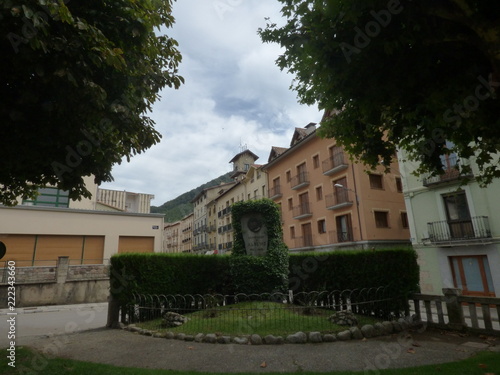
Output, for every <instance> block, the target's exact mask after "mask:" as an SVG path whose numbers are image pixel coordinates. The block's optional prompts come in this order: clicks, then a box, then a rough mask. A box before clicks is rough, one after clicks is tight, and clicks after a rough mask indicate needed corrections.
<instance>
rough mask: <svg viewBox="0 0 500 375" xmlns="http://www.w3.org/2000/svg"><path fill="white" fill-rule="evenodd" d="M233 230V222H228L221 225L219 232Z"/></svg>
mask: <svg viewBox="0 0 500 375" xmlns="http://www.w3.org/2000/svg"><path fill="white" fill-rule="evenodd" d="M232 230H233V226H232V224H227V225H223V226H220V227H219V229H218V233H219V234H222V233H226V232H229V231H232Z"/></svg>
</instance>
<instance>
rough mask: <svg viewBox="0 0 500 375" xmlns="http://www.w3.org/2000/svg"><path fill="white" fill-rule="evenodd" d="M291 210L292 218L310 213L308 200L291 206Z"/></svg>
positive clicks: (298, 217)
mask: <svg viewBox="0 0 500 375" xmlns="http://www.w3.org/2000/svg"><path fill="white" fill-rule="evenodd" d="M292 211H293V218H294V219H304V218H306V217H309V216H311V215H312V212H311V208H310V205H309V202H303V203H301V204H300V205H298V206H295V207H293V209H292Z"/></svg>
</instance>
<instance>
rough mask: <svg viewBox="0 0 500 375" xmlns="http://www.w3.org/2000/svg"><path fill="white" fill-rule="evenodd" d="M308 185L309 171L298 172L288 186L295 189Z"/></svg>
mask: <svg viewBox="0 0 500 375" xmlns="http://www.w3.org/2000/svg"><path fill="white" fill-rule="evenodd" d="M308 185H309V172H300V173H299V174H298V175H296V176H293V177H292V178H291V180H290V186H291V187H292V189H293V190H297V189H300V188H303V187H306V186H308Z"/></svg>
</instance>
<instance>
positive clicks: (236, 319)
mask: <svg viewBox="0 0 500 375" xmlns="http://www.w3.org/2000/svg"><path fill="white" fill-rule="evenodd" d="M332 314H333V311H332V310H325V309H319V308H305V307H302V306H293V305H283V304H281V303H276V302H261V301H259V302H241V303H238V304H234V305H228V306H223V307H218V308H213V309H205V310H201V311H196V312H193V313H184V314H183V315H184V316H186V317H188V318H189V321H188V322H187V323H184V324H183V325H182V326H179V327H173V328H172V327H162V319H161V318H158V319H154V320H150V321H146V322H141V323H137V324H136V325H137V326H138V327H141V328H144V329H149V330H154V331H158V332H167V331H170V332H182V333H185V334H197V333H200V332H201V333H217V334H222V335H231V336H238V335H250V334H254V333H256V334H259V335H261V336H265V335H276V336H286V335H289V334H292V333H295V332H298V331H303V332H312V331H316V332H321V333H336V332H340V331H343V330H345V329H347V328H346V327H345V326H338V325H335V324H332V323H331V322H330V321H328V319H327V318H328V317H329V316H330V315H332ZM357 319H358V322H359V324H360V325H364V324H374V323H376V322H378V321H379V320H377V319H374V318H370V317H366V316H357Z"/></svg>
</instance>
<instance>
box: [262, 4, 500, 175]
mask: <svg viewBox="0 0 500 375" xmlns="http://www.w3.org/2000/svg"><path fill="white" fill-rule="evenodd" d="M279 1H280V2H281V3H282V10H281V12H282V14H283V16H285V17H286V23H285V25H284V26H281V27H278V26H277V25H276V24H274V23H268V25H267V27H266V28H265V29H263V30H262V29H261V30H259V34H260V36H261V39H262V40H263V41H264V42H274V43H279V44H280V45H281V46H282V47H283V48H284V53H283V54H282V55H281V56H279V57H278V59H277V64H278V66H279V67H280V68H281V69H286V70H288V71H290V72H291V73H292V74H294V76H295V79H294V81H293V82H292V88H293V89H294V90H296V91H297V93H298V98H299V101H300V102H302V103H305V104H314V103H317V104H318V106H319V108H320V109H323V110H325V116H324V118H323V121H322V126H321V128H320V130H319V134H320V135H322V136H324V137H333V138H335V139H336V140H337V141H338V142H339V143H340V144H342V145H343V146H344V147H345V149H346V150H347V151H348V152H349V153H351V154H353V155H356V156H357V157H359V158H360V159H361V161H363V162H364V163H366V164H367V165H369V166H371V167H374V166H375V165H377V164H379V163H380V162H381V161H382V162H383V163H384V164H385V165H389V162H390V160H391V158H392V157H394V154H395V151H396V150H397V149H398V148H399V149H402V150H404V151H405V152H406V154H407V155H408V158H409V159H410V160H413V161H417V162H418V163H417V164H418V165H419V167H418V169H417V173H431V174H434V175H435V174H439V173H442V172H443V165H442V160H443V155H446V154H450V153H457V154H458V155H459V158H461V159H462V158H471V157H474V158H475V161H476V163H477V165H478V167H479V170H480V173H479V175H477V176H476V177H477V179H478V181H479V182H480V183H482V184H487V183H489V182H491V180H492V179H493V178H496V177H500V170H499V168H498V161H497V157H496V156H495V154H497V152H498V150H499V149H500V102H499V97H498V87H499V86H500V2H498V1H492V0H491V1H489V0H488V1H485V0H418V1H411V0H401V1H398V0H389V1H387V0H317V1H311V0H279ZM466 164H467V163H463V164H462V173H464V174H468V173H469V172H470V167H469V166H467V165H466Z"/></svg>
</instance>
